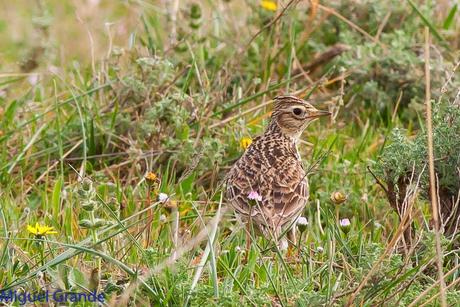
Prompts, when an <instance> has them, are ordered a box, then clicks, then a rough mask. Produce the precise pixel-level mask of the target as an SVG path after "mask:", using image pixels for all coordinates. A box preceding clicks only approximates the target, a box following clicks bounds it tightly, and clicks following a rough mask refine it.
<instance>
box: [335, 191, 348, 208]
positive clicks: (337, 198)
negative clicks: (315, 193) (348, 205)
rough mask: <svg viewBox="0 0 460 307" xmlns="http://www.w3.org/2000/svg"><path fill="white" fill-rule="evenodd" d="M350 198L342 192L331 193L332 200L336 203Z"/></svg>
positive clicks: (341, 202)
mask: <svg viewBox="0 0 460 307" xmlns="http://www.w3.org/2000/svg"><path fill="white" fill-rule="evenodd" d="M347 199H348V196H347V195H345V194H344V193H342V192H334V193H332V194H331V201H332V203H334V204H336V205H340V204H343V203H344V202H345V201H346V200H347Z"/></svg>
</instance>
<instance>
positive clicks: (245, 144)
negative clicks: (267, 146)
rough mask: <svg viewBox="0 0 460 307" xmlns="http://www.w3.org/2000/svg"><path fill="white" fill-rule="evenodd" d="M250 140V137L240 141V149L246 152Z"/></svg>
mask: <svg viewBox="0 0 460 307" xmlns="http://www.w3.org/2000/svg"><path fill="white" fill-rule="evenodd" d="M251 143H252V139H251V138H250V137H243V138H241V140H240V146H241V148H242V149H244V150H246V149H247V148H248V147H249V145H251Z"/></svg>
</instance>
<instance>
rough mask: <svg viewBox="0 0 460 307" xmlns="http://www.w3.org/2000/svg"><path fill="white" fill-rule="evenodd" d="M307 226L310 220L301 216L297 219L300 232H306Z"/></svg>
mask: <svg viewBox="0 0 460 307" xmlns="http://www.w3.org/2000/svg"><path fill="white" fill-rule="evenodd" d="M307 227H308V220H307V219H306V218H305V217H303V216H301V217H299V218H298V219H297V228H299V231H300V232H304V231H305V230H307Z"/></svg>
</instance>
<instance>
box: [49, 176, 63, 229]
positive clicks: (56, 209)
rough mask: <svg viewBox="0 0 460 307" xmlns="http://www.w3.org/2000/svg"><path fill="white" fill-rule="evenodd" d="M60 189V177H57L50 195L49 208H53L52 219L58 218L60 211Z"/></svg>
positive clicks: (56, 219)
mask: <svg viewBox="0 0 460 307" xmlns="http://www.w3.org/2000/svg"><path fill="white" fill-rule="evenodd" d="M61 190H62V178H59V179H58V180H57V181H56V183H55V184H54V188H53V194H52V196H51V208H52V210H53V213H52V214H53V220H54V221H58V220H59V213H60V212H61Z"/></svg>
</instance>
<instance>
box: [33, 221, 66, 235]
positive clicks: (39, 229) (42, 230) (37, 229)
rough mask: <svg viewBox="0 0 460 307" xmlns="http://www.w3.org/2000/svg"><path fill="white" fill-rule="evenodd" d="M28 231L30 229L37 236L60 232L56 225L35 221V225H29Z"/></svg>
mask: <svg viewBox="0 0 460 307" xmlns="http://www.w3.org/2000/svg"><path fill="white" fill-rule="evenodd" d="M27 231H29V232H30V233H31V234H34V235H36V236H45V235H50V234H56V233H58V232H57V231H55V230H54V227H51V226H47V225H40V224H38V223H35V226H32V225H27Z"/></svg>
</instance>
